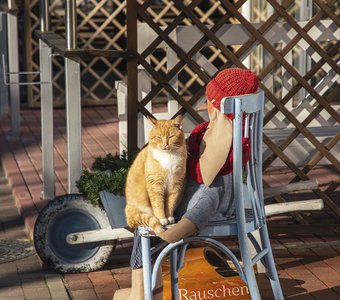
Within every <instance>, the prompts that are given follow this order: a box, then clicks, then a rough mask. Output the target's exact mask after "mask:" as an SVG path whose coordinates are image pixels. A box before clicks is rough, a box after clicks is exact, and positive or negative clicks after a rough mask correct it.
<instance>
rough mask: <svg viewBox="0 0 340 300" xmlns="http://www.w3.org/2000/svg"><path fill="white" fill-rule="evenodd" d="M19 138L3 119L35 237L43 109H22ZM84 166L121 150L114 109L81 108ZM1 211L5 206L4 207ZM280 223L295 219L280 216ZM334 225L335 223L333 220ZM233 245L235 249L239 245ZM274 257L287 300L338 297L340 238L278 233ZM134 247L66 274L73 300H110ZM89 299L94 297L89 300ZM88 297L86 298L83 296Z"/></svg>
mask: <svg viewBox="0 0 340 300" xmlns="http://www.w3.org/2000/svg"><path fill="white" fill-rule="evenodd" d="M21 116H22V128H21V136H20V138H17V139H15V138H12V137H10V136H9V133H10V119H9V117H8V116H0V151H1V164H2V167H3V169H4V172H5V175H6V177H7V178H8V181H9V183H10V186H11V189H12V193H13V195H14V198H15V202H16V205H17V207H18V209H19V211H20V212H21V214H22V216H23V219H24V221H25V225H26V229H27V231H28V232H29V234H30V235H31V236H32V232H33V226H34V221H35V219H36V216H37V214H38V211H39V210H40V209H41V208H42V207H43V206H44V204H45V202H44V201H43V200H42V199H41V191H42V179H41V178H42V176H41V148H40V143H41V137H40V111H39V110H22V113H21ZM82 117H83V165H84V168H88V167H90V166H91V164H92V162H93V159H94V157H97V156H100V155H101V156H104V155H106V154H107V153H109V152H111V153H115V152H117V151H118V124H117V122H118V117H117V110H116V108H115V107H95V108H94V107H91V108H84V109H82ZM54 124H55V147H54V149H55V167H56V193H57V194H64V193H66V191H67V165H66V160H67V144H66V121H65V111H64V110H63V109H56V110H55V111H54ZM291 176H292V175H291V174H290V172H288V171H287V170H283V169H272V170H270V172H268V173H266V175H265V179H266V181H267V183H269V184H273V185H280V184H284V183H286V182H288V181H289V179H290V177H291ZM337 176H339V175H338V174H337V173H336V172H335V171H334V170H333V168H331V167H319V168H316V169H315V171H314V173H313V175H312V176H311V177H314V178H317V179H318V180H319V181H320V183H321V185H322V183H323V182H329V181H330V180H334V178H336V177H337ZM0 210H1V203H0ZM328 217H329V216H328V214H327V212H322V213H320V220H322V218H324V220H325V223H327V222H329V218H328ZM277 221H280V222H282V223H285V222H286V223H289V222H291V221H292V220H291V219H290V218H289V217H288V216H286V217H279V218H278V219H277ZM333 223H336V220H335V222H333ZM229 243H230V245H231V246H232V247H235V248H237V244H236V243H235V241H233V240H230V241H229ZM272 243H273V248H274V255H275V258H276V262H277V264H278V268H279V276H280V278H281V282H282V285H283V290H284V294H285V297H286V298H287V299H320V300H324V299H329V300H333V299H340V238H339V234H337V235H335V234H331V233H330V234H328V235H327V236H325V235H315V234H308V232H307V233H306V232H304V234H296V233H295V234H293V233H290V234H275V235H272ZM130 251H131V244H125V245H119V247H118V249H117V252H116V253H115V255H114V256H113V257H112V260H111V261H110V263H109V265H108V266H107V267H106V268H105V269H104V270H101V271H98V272H92V273H90V274H76V275H65V276H64V282H65V285H66V288H67V289H68V291H69V294H70V295H71V298H72V299H82V300H84V299H112V294H113V292H114V291H115V290H116V289H118V288H121V287H126V286H129V284H130V270H129V268H128V258H129V253H130ZM258 279H259V282H260V286H261V290H262V291H263V295H264V297H263V299H273V298H272V295H270V294H268V290H269V289H267V287H268V280H267V279H266V278H264V277H263V276H258ZM85 295H88V297H90V295H91V297H92V298H86V297H85ZM84 297H85V298H84Z"/></svg>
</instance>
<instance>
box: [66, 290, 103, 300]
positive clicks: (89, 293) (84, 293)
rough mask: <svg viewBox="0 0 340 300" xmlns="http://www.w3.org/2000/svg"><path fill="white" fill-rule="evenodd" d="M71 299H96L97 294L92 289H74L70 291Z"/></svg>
mask: <svg viewBox="0 0 340 300" xmlns="http://www.w3.org/2000/svg"><path fill="white" fill-rule="evenodd" d="M71 299H72V300H97V299H98V297H97V294H96V293H95V292H94V290H91V289H86V290H76V291H71Z"/></svg>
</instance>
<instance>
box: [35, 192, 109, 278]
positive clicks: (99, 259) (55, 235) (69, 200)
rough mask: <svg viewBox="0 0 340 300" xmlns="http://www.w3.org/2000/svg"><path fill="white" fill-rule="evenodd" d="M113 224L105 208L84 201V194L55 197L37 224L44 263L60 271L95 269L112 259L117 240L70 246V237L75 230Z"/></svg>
mask: <svg viewBox="0 0 340 300" xmlns="http://www.w3.org/2000/svg"><path fill="white" fill-rule="evenodd" d="M108 226H110V223H109V220H108V218H107V215H106V213H105V211H104V210H103V209H101V208H100V207H98V206H94V205H92V204H91V203H89V202H87V201H85V200H84V198H83V196H82V195H81V194H68V195H63V196H59V197H56V198H55V199H53V200H51V201H50V202H49V203H48V204H47V205H46V206H45V207H44V209H43V210H42V211H41V212H40V213H39V216H38V218H37V220H36V222H35V226H34V245H35V248H36V251H37V253H38V255H39V257H40V258H41V259H42V261H43V262H44V263H46V264H47V265H49V266H51V267H52V268H53V269H55V270H56V271H57V272H60V273H81V272H91V271H95V270H98V269H100V268H101V267H102V266H104V265H105V263H106V262H107V260H108V259H109V257H110V255H111V253H112V251H113V249H114V248H115V245H116V243H115V242H112V241H110V242H96V243H86V244H76V245H70V244H68V243H67V241H66V236H67V235H68V234H70V233H73V232H81V231H88V230H98V229H103V228H106V227H108Z"/></svg>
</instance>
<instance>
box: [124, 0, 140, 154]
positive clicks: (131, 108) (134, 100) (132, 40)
mask: <svg viewBox="0 0 340 300" xmlns="http://www.w3.org/2000/svg"><path fill="white" fill-rule="evenodd" d="M126 5H127V37H128V39H127V50H128V51H130V52H132V53H136V52H137V1H136V0H130V1H127V4H126ZM137 66H138V58H137V56H136V57H135V58H132V59H130V60H128V63H127V73H128V78H127V88H128V94H127V132H128V135H127V148H128V153H129V155H133V153H135V152H136V151H137V149H138V147H137V132H138V129H137V120H138V95H137V88H136V87H137V84H138V81H137Z"/></svg>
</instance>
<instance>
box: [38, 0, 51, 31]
mask: <svg viewBox="0 0 340 300" xmlns="http://www.w3.org/2000/svg"><path fill="white" fill-rule="evenodd" d="M40 30H41V31H42V32H44V31H50V14H49V0H40Z"/></svg>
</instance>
